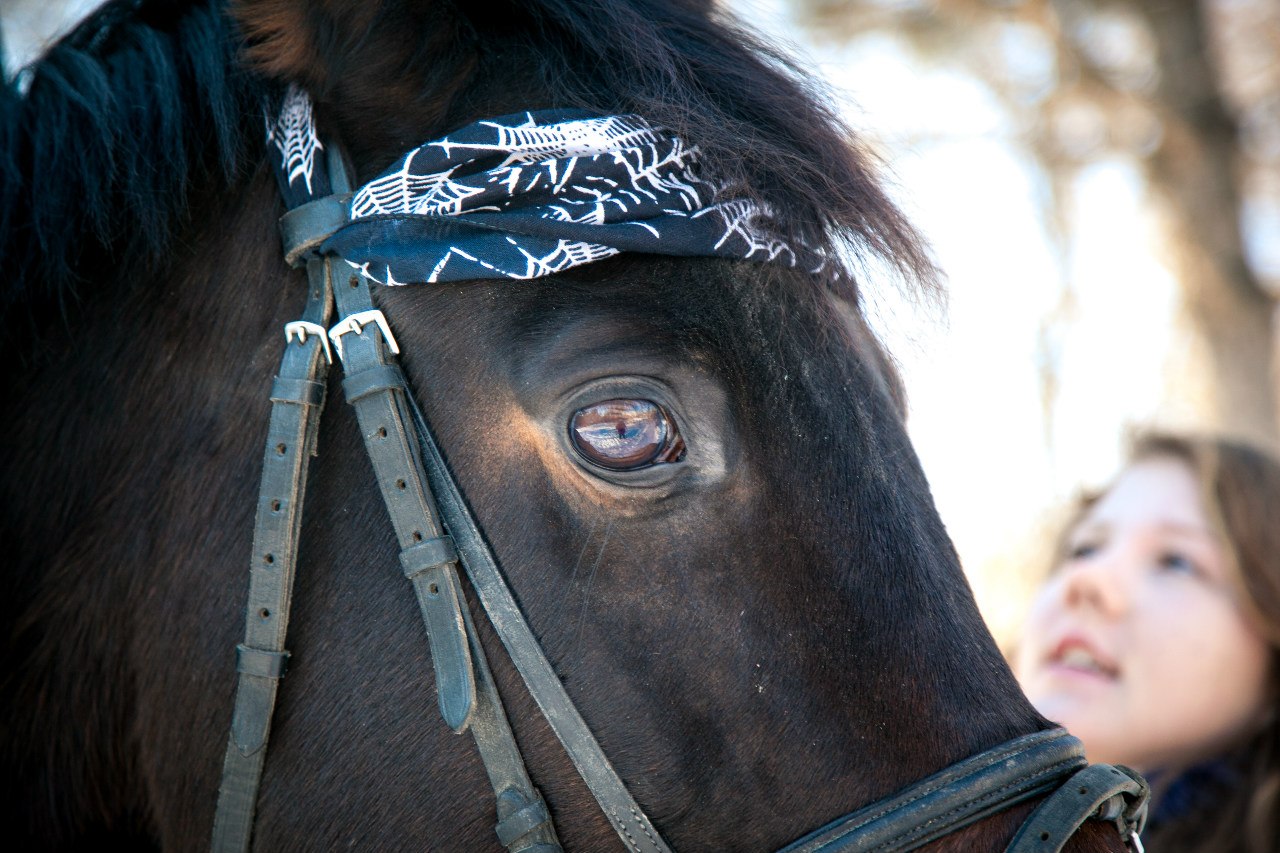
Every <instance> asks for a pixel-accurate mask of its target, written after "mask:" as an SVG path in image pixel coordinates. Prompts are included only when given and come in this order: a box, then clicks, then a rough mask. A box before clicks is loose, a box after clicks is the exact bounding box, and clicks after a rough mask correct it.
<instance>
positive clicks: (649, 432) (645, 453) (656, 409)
mask: <svg viewBox="0 0 1280 853" xmlns="http://www.w3.org/2000/svg"><path fill="white" fill-rule="evenodd" d="M569 438H570V439H571V440H572V442H573V447H574V449H575V450H576V451H577V452H578V455H580V456H581V457H582V458H583V459H586V460H587V461H588V462H590V463H592V464H593V465H598V466H600V467H601V468H608V469H609V470H610V471H634V470H637V469H639V468H648V467H649V466H651V465H657V464H659V463H663V462H678V461H680V459H682V458H683V457H684V439H682V438H681V437H680V433H679V432H677V430H676V425H675V422H674V421H672V419H671V417H670V416H669V415H668V414H667V413H666V411H665V410H663V408H662V407H661V406H659V405H658V404H657V403H655V402H653V401H652V400H605V401H604V402H602V403H596V404H595V405H593V406H587V407H585V408H582V409H578V411H576V412H574V413H573V418H572V419H570V421H569Z"/></svg>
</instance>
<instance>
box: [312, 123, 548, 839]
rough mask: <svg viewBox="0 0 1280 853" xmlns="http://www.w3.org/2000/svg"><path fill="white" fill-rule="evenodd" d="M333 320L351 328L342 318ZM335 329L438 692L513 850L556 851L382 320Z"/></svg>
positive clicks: (340, 294) (340, 291) (357, 296)
mask: <svg viewBox="0 0 1280 853" xmlns="http://www.w3.org/2000/svg"><path fill="white" fill-rule="evenodd" d="M330 151H331V152H334V153H333V155H332V156H331V158H330V163H329V170H330V171H329V174H330V179H331V180H332V181H333V184H334V188H335V190H338V191H343V190H345V189H346V187H347V186H348V182H347V178H346V172H345V164H344V163H343V162H342V161H341V157H340V155H339V154H338V153H337V147H336V146H330ZM335 296H336V301H337V306H338V312H339V314H340V315H341V316H342V317H344V318H352V317H355V316H357V315H361V314H368V313H369V312H374V306H373V300H372V295H371V294H370V292H369V288H368V284H367V283H366V282H365V281H364V279H363V278H361V277H359V276H356V275H350V276H348V278H347V280H346V281H345V282H343V283H342V284H341V285H340V286H339V287H337V289H336V291H335ZM334 328H335V329H339V328H342V329H347V328H350V327H349V325H348V324H347V323H345V322H343V323H338V324H336V325H335V327H334ZM357 329H358V331H346V332H344V333H343V334H342V335H341V338H342V343H341V346H340V347H339V351H340V353H341V354H342V363H343V369H344V371H346V373H347V377H346V378H345V379H344V380H343V383H342V384H343V393H344V394H345V395H346V397H347V402H349V403H350V404H351V405H352V407H353V408H354V409H355V410H356V417H357V419H358V420H359V422H360V429H361V433H362V435H363V437H364V442H365V450H366V451H367V452H368V454H369V459H370V461H371V462H372V463H373V468H374V473H375V476H376V477H377V480H378V487H379V489H380V490H381V492H382V496H383V501H384V503H385V504H386V507H387V513H388V515H390V517H391V521H392V526H393V527H394V528H395V530H396V536H397V538H398V539H399V541H400V545H401V552H400V563H401V566H402V568H403V569H404V573H405V577H407V578H408V579H409V580H410V582H411V583H412V584H413V587H414V591H415V593H416V595H417V598H418V606H419V609H420V610H421V612H422V619H423V623H424V624H425V626H426V628H427V637H428V642H429V644H430V647H431V658H432V666H433V668H434V670H435V676H436V690H437V698H438V701H439V705H440V712H441V714H442V715H443V716H444V719H445V722H446V723H448V724H449V726H450V727H451V728H453V730H454V731H455V732H458V733H461V732H463V731H465V730H467V729H470V731H471V735H472V738H473V739H474V741H475V743H476V747H477V749H478V751H479V752H480V757H481V760H482V762H483V763H484V767H485V772H486V774H487V775H488V776H489V781H490V785H491V786H492V787H493V791H494V795H495V797H496V800H497V803H496V810H497V816H498V824H497V827H496V830H497V831H498V834H499V838H500V840H501V841H502V843H503V845H504V846H506V847H507V849H508V850H509V851H511V853H562V851H561V847H560V843H559V840H558V839H557V838H556V834H555V829H554V827H553V825H552V823H551V817H550V814H549V813H548V812H547V808H546V805H545V803H544V802H543V800H542V795H541V794H540V793H539V792H538V789H537V788H536V787H534V785H533V782H532V780H530V778H529V774H528V771H527V769H526V768H525V763H524V758H523V756H522V755H521V753H520V749H519V747H518V745H517V744H516V740H515V736H514V735H513V734H512V731H511V725H510V723H509V722H508V720H507V717H506V712H505V711H504V710H503V706H502V700H501V698H500V697H499V695H498V692H497V688H496V687H495V685H494V683H493V676H492V674H491V672H490V670H489V664H488V660H487V659H486V657H485V653H484V648H483V647H482V646H481V645H480V642H479V639H478V636H477V634H476V630H475V626H474V625H473V624H472V620H471V613H470V610H469V609H468V608H467V606H466V599H465V597H464V594H463V592H462V588H461V584H460V581H459V579H458V573H457V561H458V554H457V551H456V550H455V548H454V546H453V541H452V539H450V537H449V536H447V535H445V534H444V532H443V530H442V529H441V526H440V520H439V516H438V513H437V510H436V505H435V501H434V499H433V496H432V493H431V490H430V487H429V486H428V485H427V483H426V480H425V477H424V476H423V471H422V463H421V460H420V458H419V455H418V440H417V436H416V434H415V430H414V422H413V420H412V418H411V416H410V415H409V412H408V409H407V406H408V401H409V400H410V399H411V397H412V395H411V394H410V393H409V391H408V389H407V387H406V386H405V381H404V376H403V374H402V373H401V372H400V368H399V367H398V366H396V364H395V363H394V361H393V359H394V353H393V352H392V351H391V350H390V349H389V348H388V347H387V346H386V343H387V342H386V340H384V338H383V337H382V334H383V332H382V330H381V327H380V326H378V325H370V326H369V327H357Z"/></svg>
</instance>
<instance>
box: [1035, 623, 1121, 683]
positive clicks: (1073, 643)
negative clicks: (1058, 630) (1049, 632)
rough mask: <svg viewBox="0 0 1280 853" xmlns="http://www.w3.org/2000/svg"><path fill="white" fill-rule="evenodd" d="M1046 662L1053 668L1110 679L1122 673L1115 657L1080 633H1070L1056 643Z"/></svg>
mask: <svg viewBox="0 0 1280 853" xmlns="http://www.w3.org/2000/svg"><path fill="white" fill-rule="evenodd" d="M1045 663H1046V665H1047V666H1048V667H1049V668H1051V669H1055V670H1065V671H1067V672H1073V673H1083V674H1086V675H1092V676H1097V677H1100V678H1105V679H1108V680H1114V679H1116V678H1118V677H1119V675H1120V667H1119V666H1118V665H1117V663H1116V661H1115V659H1114V658H1112V657H1110V656H1109V655H1107V654H1106V653H1104V652H1102V651H1101V650H1100V649H1099V648H1098V647H1097V645H1095V644H1094V643H1092V642H1090V641H1089V640H1088V639H1087V638H1085V637H1083V636H1081V635H1079V634H1068V635H1067V636H1065V637H1063V638H1062V639H1061V640H1059V641H1058V642H1057V643H1056V644H1054V646H1053V647H1052V650H1051V651H1050V653H1049V655H1048V657H1047V658H1046V660H1045Z"/></svg>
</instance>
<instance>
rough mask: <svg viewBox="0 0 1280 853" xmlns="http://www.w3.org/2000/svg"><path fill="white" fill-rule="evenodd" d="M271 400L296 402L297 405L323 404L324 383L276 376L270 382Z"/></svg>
mask: <svg viewBox="0 0 1280 853" xmlns="http://www.w3.org/2000/svg"><path fill="white" fill-rule="evenodd" d="M271 402H273V403H297V404H298V405H299V406H320V405H323V404H324V383H322V382H314V381H312V380H310V379H285V378H283V377H280V376H277V377H276V378H275V381H274V382H272V383H271Z"/></svg>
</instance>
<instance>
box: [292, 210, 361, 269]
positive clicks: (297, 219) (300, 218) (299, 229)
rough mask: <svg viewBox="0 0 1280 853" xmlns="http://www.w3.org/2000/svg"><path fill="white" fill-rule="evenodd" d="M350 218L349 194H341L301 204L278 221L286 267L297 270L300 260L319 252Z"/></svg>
mask: <svg viewBox="0 0 1280 853" xmlns="http://www.w3.org/2000/svg"><path fill="white" fill-rule="evenodd" d="M350 215H351V193H350V192H343V193H339V194H335V195H328V196H324V197H323V198H318V199H315V200H313V201H309V202H306V203H305V204H300V205H298V206H297V207H295V208H293V210H290V211H288V212H287V213H285V215H284V216H282V217H280V235H281V237H282V238H283V240H284V259H285V260H286V261H287V262H288V263H289V266H297V263H298V260H299V259H300V258H302V257H303V256H304V255H307V254H308V253H310V252H313V251H315V250H316V249H318V248H319V247H320V244H321V243H323V242H324V241H325V240H327V239H329V235H331V234H333V232H334V231H337V230H338V229H339V228H341V227H342V226H343V225H346V224H347V219H348V218H349V217H350Z"/></svg>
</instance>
